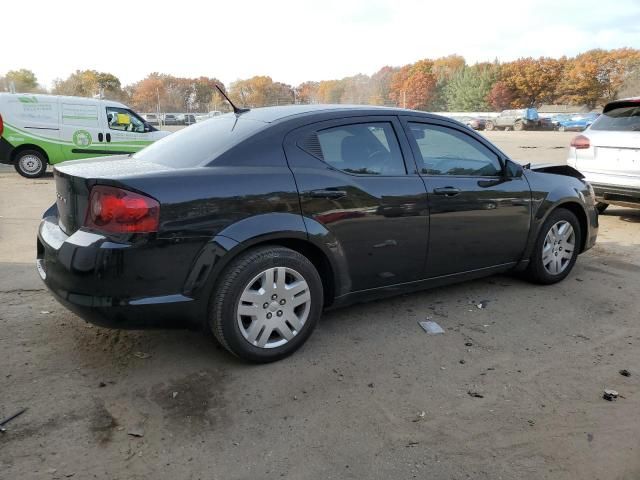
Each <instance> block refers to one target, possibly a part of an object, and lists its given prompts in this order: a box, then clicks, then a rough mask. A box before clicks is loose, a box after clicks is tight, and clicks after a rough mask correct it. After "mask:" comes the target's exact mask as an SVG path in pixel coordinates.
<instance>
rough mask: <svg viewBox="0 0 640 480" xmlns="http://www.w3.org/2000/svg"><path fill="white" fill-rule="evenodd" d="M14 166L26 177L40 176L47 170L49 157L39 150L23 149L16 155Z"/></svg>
mask: <svg viewBox="0 0 640 480" xmlns="http://www.w3.org/2000/svg"><path fill="white" fill-rule="evenodd" d="M14 167H15V169H16V172H18V173H19V174H20V175H22V176H23V177H25V178H38V177H41V176H43V175H44V173H45V172H46V171H47V159H46V158H45V156H44V155H43V154H42V153H40V152H39V151H37V150H23V151H21V152H19V153H18V155H17V156H16V159H15V162H14Z"/></svg>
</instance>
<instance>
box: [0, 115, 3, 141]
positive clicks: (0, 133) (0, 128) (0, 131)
mask: <svg viewBox="0 0 640 480" xmlns="http://www.w3.org/2000/svg"><path fill="white" fill-rule="evenodd" d="M3 133H4V120H2V115H0V137H1V136H2V134H3Z"/></svg>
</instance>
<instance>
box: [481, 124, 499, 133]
mask: <svg viewBox="0 0 640 480" xmlns="http://www.w3.org/2000/svg"><path fill="white" fill-rule="evenodd" d="M494 128H496V125H495V123H493V122H487V123H485V124H484V129H485V130H487V131H488V132H490V131H492V130H493V129H494Z"/></svg>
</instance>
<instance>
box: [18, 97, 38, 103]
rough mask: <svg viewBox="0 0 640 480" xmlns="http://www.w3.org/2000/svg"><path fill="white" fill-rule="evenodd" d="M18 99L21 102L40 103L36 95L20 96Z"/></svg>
mask: <svg viewBox="0 0 640 480" xmlns="http://www.w3.org/2000/svg"><path fill="white" fill-rule="evenodd" d="M18 101H19V102H20V103H38V99H37V98H36V97H18Z"/></svg>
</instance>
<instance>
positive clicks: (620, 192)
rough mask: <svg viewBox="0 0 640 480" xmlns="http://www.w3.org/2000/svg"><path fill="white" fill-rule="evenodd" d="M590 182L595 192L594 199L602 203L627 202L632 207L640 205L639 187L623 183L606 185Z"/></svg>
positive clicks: (622, 203)
mask: <svg viewBox="0 0 640 480" xmlns="http://www.w3.org/2000/svg"><path fill="white" fill-rule="evenodd" d="M589 183H591V186H592V187H593V190H594V191H595V193H596V200H598V201H599V202H604V203H614V204H619V205H624V204H625V203H627V204H629V205H630V206H632V207H638V206H640V188H638V187H631V186H625V185H608V184H603V183H593V182H589Z"/></svg>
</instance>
